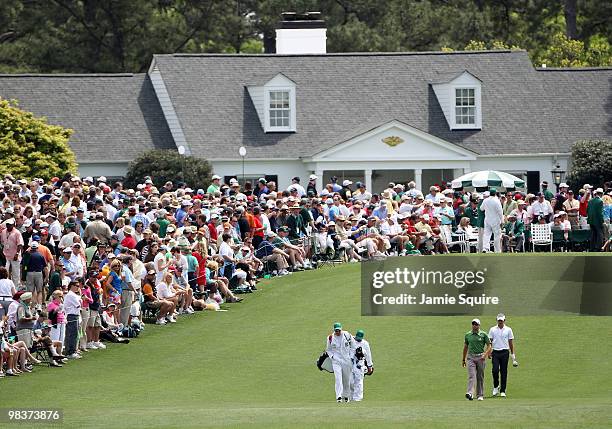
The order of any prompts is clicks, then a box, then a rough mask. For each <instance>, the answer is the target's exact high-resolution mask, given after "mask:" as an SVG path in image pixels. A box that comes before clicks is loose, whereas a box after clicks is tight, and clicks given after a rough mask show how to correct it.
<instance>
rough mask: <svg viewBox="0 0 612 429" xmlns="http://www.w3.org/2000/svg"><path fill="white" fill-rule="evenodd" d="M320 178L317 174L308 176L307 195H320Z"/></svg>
mask: <svg viewBox="0 0 612 429" xmlns="http://www.w3.org/2000/svg"><path fill="white" fill-rule="evenodd" d="M318 179H319V178H318V177H317V175H316V174H311V175H310V177H308V185H307V186H306V195H307V196H308V197H316V196H317V195H318V192H317V180H318Z"/></svg>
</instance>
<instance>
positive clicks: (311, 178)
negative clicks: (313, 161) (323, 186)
mask: <svg viewBox="0 0 612 429" xmlns="http://www.w3.org/2000/svg"><path fill="white" fill-rule="evenodd" d="M309 179H310V180H317V179H318V177H317V175H316V174H311V175H310V177H309Z"/></svg>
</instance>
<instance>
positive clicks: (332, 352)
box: [325, 322, 355, 402]
mask: <svg viewBox="0 0 612 429" xmlns="http://www.w3.org/2000/svg"><path fill="white" fill-rule="evenodd" d="M354 342H355V340H354V339H353V336H352V335H351V334H350V333H349V332H347V331H343V330H342V324H341V323H338V322H336V323H334V333H333V334H331V335H329V336H328V337H327V341H326V344H325V345H326V347H325V351H326V352H327V355H328V356H329V358H330V359H331V360H332V367H333V368H334V377H335V379H336V401H337V402H342V400H343V399H344V402H348V401H349V400H350V398H351V396H352V395H351V370H352V362H351V352H352V350H353V343H354Z"/></svg>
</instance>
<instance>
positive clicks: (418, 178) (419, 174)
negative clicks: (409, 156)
mask: <svg viewBox="0 0 612 429" xmlns="http://www.w3.org/2000/svg"><path fill="white" fill-rule="evenodd" d="M414 183H416V188H417V189H418V190H419V191H421V192H423V189H422V185H423V170H422V169H420V168H415V169H414ZM423 195H425V194H423Z"/></svg>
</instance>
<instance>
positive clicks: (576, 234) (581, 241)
mask: <svg viewBox="0 0 612 429" xmlns="http://www.w3.org/2000/svg"><path fill="white" fill-rule="evenodd" d="M569 241H570V247H571V249H572V250H574V251H575V250H576V249H579V250H589V248H590V247H591V230H590V229H573V228H572V230H571V231H570V233H569Z"/></svg>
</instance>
